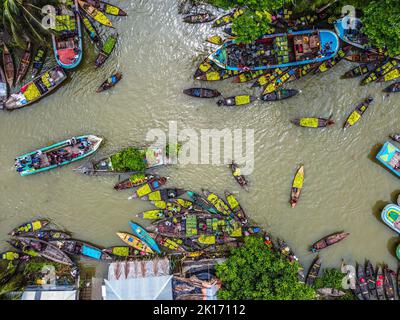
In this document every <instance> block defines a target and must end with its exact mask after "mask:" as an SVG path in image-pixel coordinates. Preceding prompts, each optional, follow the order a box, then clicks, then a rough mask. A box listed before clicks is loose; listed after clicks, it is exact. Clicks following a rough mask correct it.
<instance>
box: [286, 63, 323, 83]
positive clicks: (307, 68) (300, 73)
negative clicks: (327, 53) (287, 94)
mask: <svg viewBox="0 0 400 320" xmlns="http://www.w3.org/2000/svg"><path fill="white" fill-rule="evenodd" d="M320 65H321V62H319V63H309V64H305V65H303V66H300V67H297V68H296V69H295V74H294V75H293V78H294V80H299V79H301V78H303V77H305V76H306V75H308V74H309V73H311V72H312V71H314V70H315V69H316V68H318V67H319V66H320Z"/></svg>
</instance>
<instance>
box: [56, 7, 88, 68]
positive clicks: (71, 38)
mask: <svg viewBox="0 0 400 320" xmlns="http://www.w3.org/2000/svg"><path fill="white" fill-rule="evenodd" d="M78 11H79V7H78V0H74V4H73V5H72V6H68V5H67V4H60V5H59V7H57V9H56V16H55V20H56V21H55V27H54V30H55V31H56V33H52V42H53V51H54V56H55V58H56V61H57V63H58V65H59V66H60V67H62V68H66V69H72V68H76V67H77V66H78V65H79V64H80V62H81V60H82V56H83V46H82V29H81V19H80V16H79V14H78Z"/></svg>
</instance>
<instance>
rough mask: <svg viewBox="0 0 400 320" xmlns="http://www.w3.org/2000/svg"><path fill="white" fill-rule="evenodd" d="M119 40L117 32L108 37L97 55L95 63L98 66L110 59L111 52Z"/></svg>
mask: <svg viewBox="0 0 400 320" xmlns="http://www.w3.org/2000/svg"><path fill="white" fill-rule="evenodd" d="M117 40H118V34H117V33H114V34H111V35H109V36H108V38H107V39H106V41H105V42H104V45H103V47H102V48H101V51H100V52H99V54H98V55H97V57H96V61H95V65H96V67H97V68H98V67H101V66H102V65H103V64H104V62H105V61H106V60H107V59H108V57H109V56H110V54H111V52H112V51H113V50H114V48H115V45H116V44H117Z"/></svg>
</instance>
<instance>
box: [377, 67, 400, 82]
mask: <svg viewBox="0 0 400 320" xmlns="http://www.w3.org/2000/svg"><path fill="white" fill-rule="evenodd" d="M399 78H400V68H395V69H392V70H390V71H389V72H388V73H386V74H384V75H383V76H381V77H380V78H378V79H377V80H376V82H388V81H393V80H397V79H399Z"/></svg>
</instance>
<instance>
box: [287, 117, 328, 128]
mask: <svg viewBox="0 0 400 320" xmlns="http://www.w3.org/2000/svg"><path fill="white" fill-rule="evenodd" d="M290 122H291V123H293V124H294V125H296V126H299V127H305V128H324V127H330V126H332V125H334V124H335V121H333V120H332V116H330V117H329V118H298V119H293V120H291V121H290Z"/></svg>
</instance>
